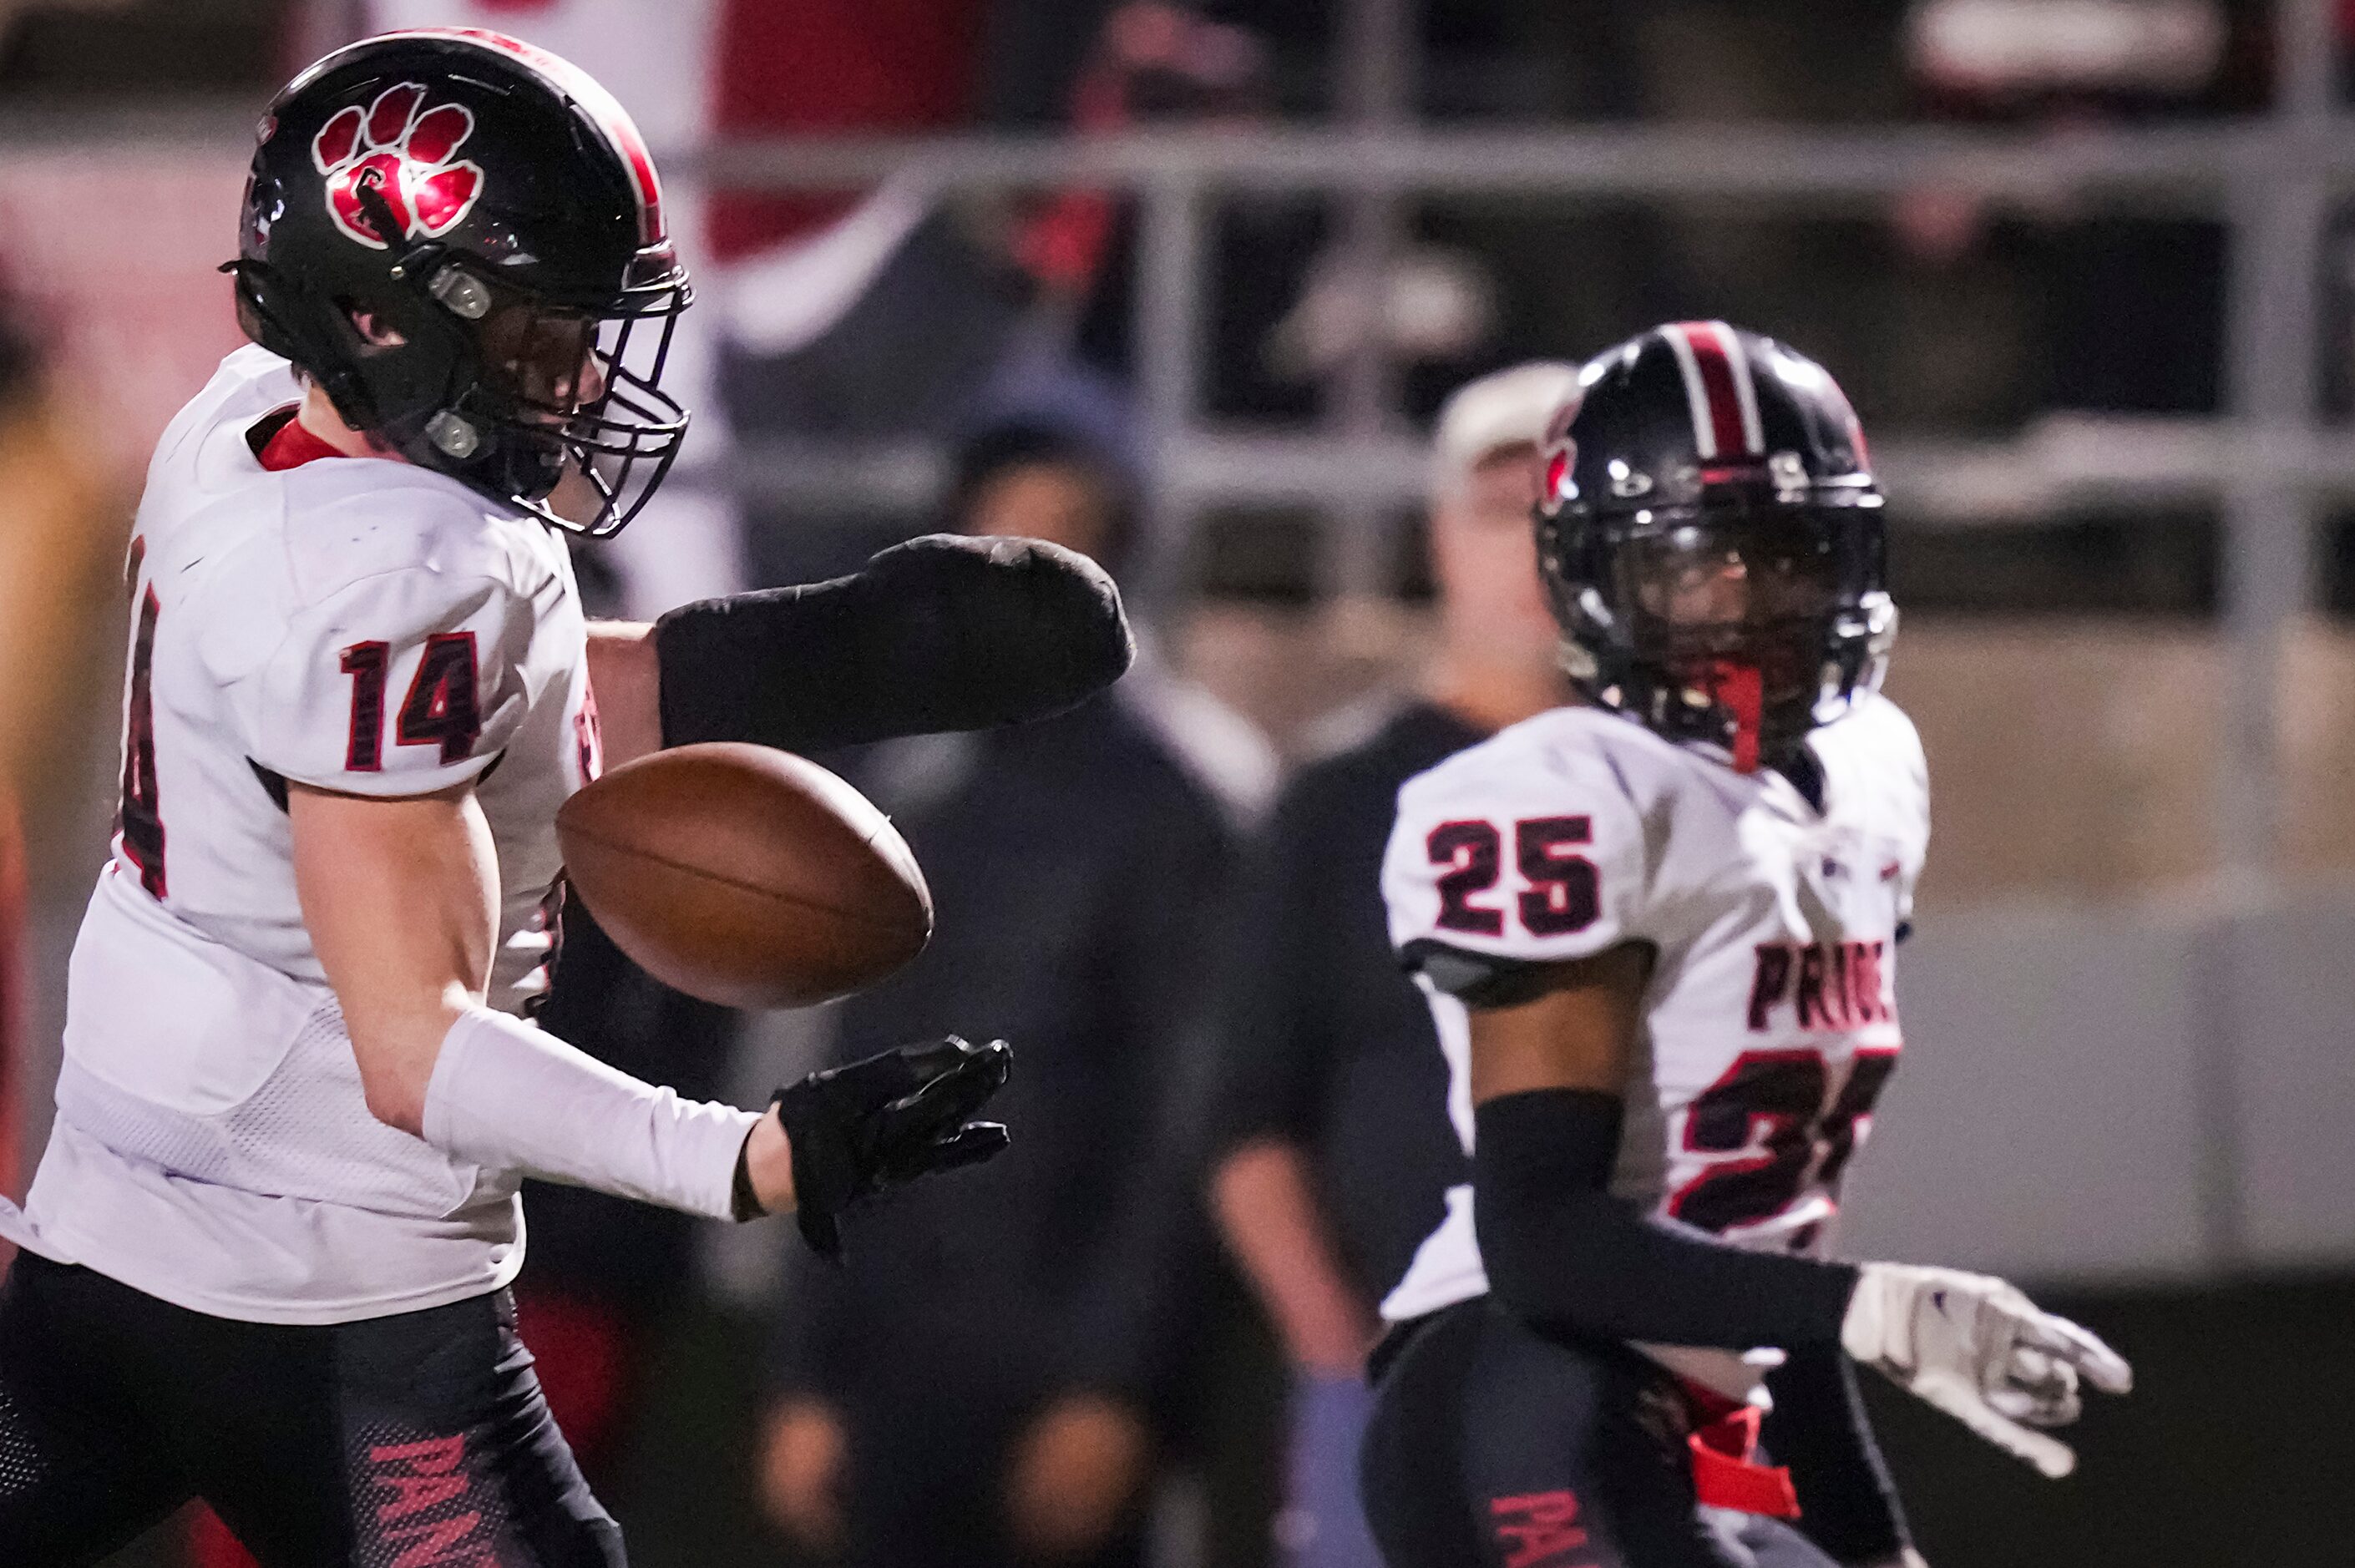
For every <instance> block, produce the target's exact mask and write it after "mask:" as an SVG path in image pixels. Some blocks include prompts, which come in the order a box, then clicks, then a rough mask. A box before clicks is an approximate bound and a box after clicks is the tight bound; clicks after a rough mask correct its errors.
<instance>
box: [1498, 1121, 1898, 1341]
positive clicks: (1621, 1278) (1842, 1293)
mask: <svg viewBox="0 0 2355 1568" xmlns="http://www.w3.org/2000/svg"><path fill="white" fill-rule="evenodd" d="M1475 1116H1476V1136H1475V1143H1474V1153H1473V1193H1474V1198H1473V1202H1474V1216H1475V1223H1476V1225H1477V1227H1478V1232H1479V1237H1480V1255H1481V1259H1482V1261H1483V1262H1484V1263H1485V1264H1486V1265H1487V1272H1488V1281H1489V1287H1490V1288H1491V1290H1492V1291H1493V1292H1494V1293H1495V1295H1496V1298H1497V1300H1498V1301H1499V1302H1500V1303H1502V1304H1503V1305H1504V1306H1505V1307H1507V1308H1509V1309H1510V1310H1511V1311H1512V1312H1513V1313H1514V1314H1515V1315H1516V1316H1518V1317H1519V1318H1521V1319H1524V1320H1525V1321H1528V1322H1529V1323H1531V1324H1533V1325H1535V1326H1537V1327H1539V1328H1541V1329H1552V1330H1559V1331H1562V1332H1569V1333H1577V1334H1587V1335H1593V1336H1596V1337H1599V1338H1608V1339H1627V1340H1647V1341H1651V1342H1655V1343H1661V1344H1672V1345H1708V1346H1717V1347H1722V1348H1724V1349H1728V1350H1747V1349H1750V1348H1752V1347H1753V1346H1758V1345H1782V1346H1790V1345H1802V1344H1829V1345H1837V1344H1838V1342H1839V1339H1840V1329H1841V1324H1842V1322H1843V1321H1844V1319H1845V1318H1846V1316H1847V1312H1848V1304H1849V1297H1850V1296H1852V1295H1853V1294H1854V1293H1855V1290H1856V1281H1857V1271H1856V1270H1855V1269H1854V1268H1852V1267H1849V1266H1847V1265H1844V1264H1829V1263H1817V1262H1815V1261H1813V1260H1811V1259H1807V1258H1800V1257H1789V1256H1784V1255H1776V1254H1770V1253H1761V1252H1749V1251H1745V1250H1743V1249H1742V1248H1740V1247H1735V1246H1730V1245H1726V1244H1725V1243H1723V1242H1721V1241H1719V1240H1717V1239H1716V1238H1714V1237H1712V1236H1710V1235H1708V1234H1704V1233H1702V1232H1700V1231H1697V1230H1694V1229H1692V1228H1691V1227H1689V1226H1686V1225H1679V1224H1674V1223H1673V1222H1668V1221H1663V1220H1657V1219H1654V1218H1651V1217H1650V1216H1648V1215H1646V1214H1643V1213H1638V1212H1637V1211H1636V1208H1635V1206H1634V1205H1633V1204H1630V1203H1628V1202H1625V1201H1624V1200H1621V1199H1618V1198H1614V1197H1613V1196H1612V1195H1611V1194H1610V1192H1609V1191H1608V1190H1607V1189H1608V1184H1609V1181H1610V1176H1611V1169H1612V1165H1613V1163H1614V1160H1615V1159H1616V1156H1617V1151H1618V1147H1619V1123H1620V1117H1621V1110H1620V1105H1619V1102H1618V1100H1617V1098H1616V1097H1612V1096H1607V1095H1603V1094H1599V1093H1596V1092H1594V1091H1592V1090H1583V1089H1539V1090H1532V1091H1527V1092H1523V1093H1518V1094H1510V1095H1506V1096H1503V1097H1498V1098H1495V1099H1491V1100H1488V1101H1486V1102H1485V1103H1483V1104H1482V1105H1481V1106H1480V1107H1479V1108H1478V1110H1477V1111H1476V1113H1475Z"/></svg>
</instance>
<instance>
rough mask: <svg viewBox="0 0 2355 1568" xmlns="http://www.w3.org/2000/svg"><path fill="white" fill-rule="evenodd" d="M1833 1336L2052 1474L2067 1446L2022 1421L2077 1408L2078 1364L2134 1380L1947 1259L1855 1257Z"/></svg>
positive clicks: (2108, 1382)
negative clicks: (1934, 1263)
mask: <svg viewBox="0 0 2355 1568" xmlns="http://www.w3.org/2000/svg"><path fill="white" fill-rule="evenodd" d="M1840 1344H1841V1345H1842V1346H1843V1347H1844V1348H1845V1349H1846V1350H1847V1351H1848V1353H1849V1355H1850V1356H1852V1357H1854V1358H1855V1359H1856V1360H1858V1361H1861V1362H1863V1363H1864V1364H1865V1365H1866V1366H1869V1367H1871V1368H1873V1369H1875V1370H1876V1371H1878V1372H1881V1373H1883V1374H1884V1375H1886V1376H1887V1377H1888V1378H1889V1379H1890V1380H1891V1382H1893V1383H1896V1384H1897V1386H1898V1387H1900V1388H1902V1389H1904V1390H1905V1391H1906V1392H1907V1393H1912V1394H1913V1395H1914V1396H1915V1397H1916V1398H1919V1399H1923V1400H1925V1401H1927V1402H1928V1403H1930V1404H1934V1405H1936V1406H1937V1407H1938V1408H1939V1409H1941V1410H1943V1411H1945V1413H1946V1414H1949V1415H1951V1416H1953V1417H1954V1418H1955V1420H1957V1421H1959V1422H1961V1423H1962V1424H1963V1425H1966V1426H1967V1427H1969V1428H1970V1429H1971V1430H1972V1431H1974V1432H1976V1433H1977V1434H1978V1435H1979V1436H1982V1437H1984V1438H1986V1439H1987V1441H1988V1442H1990V1443H1992V1444H1994V1445H1995V1446H1997V1447H1998V1448H2001V1449H2003V1450H2005V1451H2006V1452H2008V1453H2009V1454H2012V1455H2014V1456H2015V1457H2019V1458H2021V1459H2025V1460H2026V1461H2028V1463H2030V1464H2031V1465H2033V1466H2035V1467H2037V1468H2038V1469H2039V1470H2041V1471H2042V1472H2043V1473H2044V1474H2045V1475H2047V1476H2050V1477H2051V1478H2054V1479H2055V1480H2058V1479H2059V1478H2061V1477H2062V1476H2065V1475H2067V1474H2068V1473H2069V1472H2070V1471H2072V1470H2073V1469H2075V1468H2076V1467H2077V1456H2076V1454H2075V1453H2074V1451H2073V1450H2072V1449H2071V1448H2070V1447H2069V1446H2068V1445H2067V1444H2065V1443H2062V1442H2060V1441H2058V1440H2056V1439H2054V1438H2051V1437H2048V1436H2044V1434H2042V1433H2041V1432H2032V1431H2030V1430H2029V1427H2030V1426H2065V1425H2068V1424H2069V1423H2070V1422H2072V1421H2074V1420H2076V1419H2077V1414H2078V1411H2079V1409H2080V1402H2079V1399H2078V1395H2077V1378H2078V1374H2079V1373H2081V1372H2082V1373H2083V1375H2084V1377H2085V1379H2086V1381H2088V1382H2090V1383H2092V1384H2093V1385H2094V1387H2095V1388H2097V1389H2100V1390H2101V1391H2102V1392H2103V1393H2126V1392H2127V1391H2128V1390H2129V1389H2131V1388H2133V1387H2134V1369H2133V1368H2131V1367H2129V1366H2127V1365H2126V1361H2125V1360H2124V1358H2122V1357H2121V1356H2119V1354H2118V1353H2117V1352H2116V1351H2113V1350H2112V1349H2110V1347H2109V1346H2107V1345H2105V1344H2104V1343H2102V1341H2101V1340H2098V1339H2096V1338H2094V1336H2093V1335H2092V1334H2090V1333H2088V1332H2087V1331H2086V1330H2083V1329H2081V1328H2079V1327H2078V1326H2077V1325H2076V1324H2074V1323H2072V1322H2070V1321H2069V1320H2068V1319H2066V1318H2056V1317H2054V1316H2052V1315H2051V1313H2049V1312H2040V1311H2038V1310H2037V1309H2036V1304H2035V1303H2034V1302H2032V1301H2030V1300H2029V1298H2027V1297H2025V1296H2023V1295H2021V1294H2020V1293H2019V1291H2018V1290H2017V1289H2015V1288H2013V1287H2011V1286H2009V1285H2007V1284H2005V1283H2004V1282H2003V1281H2002V1280H2000V1279H1991V1278H1989V1277H1987V1276H1986V1275H1984V1274H1965V1273H1962V1272H1961V1271H1960V1270H1958V1269H1952V1268H1915V1267H1913V1266H1910V1265H1907V1264H1902V1263H1868V1264H1866V1265H1865V1266H1864V1268H1863V1271H1862V1277H1860V1278H1859V1280H1858V1282H1857V1287H1856V1294H1855V1295H1854V1296H1852V1297H1850V1298H1849V1305H1848V1318H1847V1319H1846V1321H1844V1322H1843V1323H1842V1324H1841V1325H1840ZM2023 1424H2025V1425H2023Z"/></svg>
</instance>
